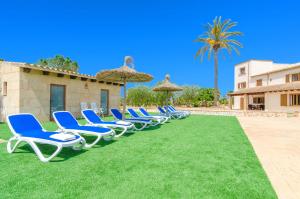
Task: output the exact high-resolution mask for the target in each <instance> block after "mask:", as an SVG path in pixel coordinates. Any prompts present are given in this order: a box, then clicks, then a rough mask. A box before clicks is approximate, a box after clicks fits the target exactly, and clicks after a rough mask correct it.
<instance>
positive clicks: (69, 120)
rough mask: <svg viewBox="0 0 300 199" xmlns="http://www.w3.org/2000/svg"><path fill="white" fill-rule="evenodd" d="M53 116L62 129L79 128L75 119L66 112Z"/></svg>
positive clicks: (55, 113)
mask: <svg viewBox="0 0 300 199" xmlns="http://www.w3.org/2000/svg"><path fill="white" fill-rule="evenodd" d="M54 116H55V118H56V121H57V122H58V123H59V124H60V125H61V126H62V127H64V128H69V129H70V128H75V127H78V126H79V124H78V122H77V121H76V119H75V118H74V117H73V116H72V115H71V113H69V112H67V111H62V112H54Z"/></svg>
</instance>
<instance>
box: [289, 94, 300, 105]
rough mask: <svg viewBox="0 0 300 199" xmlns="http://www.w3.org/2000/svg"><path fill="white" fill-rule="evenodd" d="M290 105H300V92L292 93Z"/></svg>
mask: <svg viewBox="0 0 300 199" xmlns="http://www.w3.org/2000/svg"><path fill="white" fill-rule="evenodd" d="M290 105H291V106H299V105H300V94H291V95H290Z"/></svg>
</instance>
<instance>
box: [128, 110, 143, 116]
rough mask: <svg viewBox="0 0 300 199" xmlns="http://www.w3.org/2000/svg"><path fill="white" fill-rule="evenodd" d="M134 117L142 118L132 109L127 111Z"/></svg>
mask: <svg viewBox="0 0 300 199" xmlns="http://www.w3.org/2000/svg"><path fill="white" fill-rule="evenodd" d="M127 110H128V112H129V113H130V114H131V115H132V116H133V117H140V116H139V115H138V114H137V113H136V112H135V111H134V110H133V109H132V108H129V109H127Z"/></svg>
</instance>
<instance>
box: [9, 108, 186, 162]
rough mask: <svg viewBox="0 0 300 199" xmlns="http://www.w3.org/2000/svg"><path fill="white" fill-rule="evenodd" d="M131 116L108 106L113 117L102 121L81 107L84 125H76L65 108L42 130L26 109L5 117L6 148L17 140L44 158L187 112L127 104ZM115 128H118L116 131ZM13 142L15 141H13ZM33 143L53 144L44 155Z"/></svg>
mask: <svg viewBox="0 0 300 199" xmlns="http://www.w3.org/2000/svg"><path fill="white" fill-rule="evenodd" d="M127 111H128V113H129V114H130V116H131V118H126V119H125V120H122V113H121V112H120V111H119V110H118V109H111V113H112V115H113V117H114V118H115V121H109V122H108V121H104V120H102V119H101V117H99V116H98V115H97V114H96V113H95V112H94V111H93V110H91V109H86V110H83V111H82V112H81V113H82V116H83V117H84V118H85V120H86V121H87V124H86V125H80V124H79V123H78V121H77V120H76V118H75V117H74V116H73V115H72V114H71V113H70V112H68V111H57V112H53V118H54V121H55V122H56V124H57V125H58V130H56V131H46V130H45V129H44V128H43V127H42V125H41V124H40V122H39V121H38V120H37V119H36V118H35V116H34V115H32V114H29V113H22V114H14V115H9V116H8V117H7V122H8V126H9V128H10V130H11V132H12V133H13V137H12V138H10V139H9V140H8V143H7V151H8V152H9V153H13V152H14V150H15V149H16V148H17V146H18V145H19V144H20V143H21V142H26V143H28V144H29V145H30V146H31V147H32V149H33V150H34V152H35V153H36V155H37V156H38V158H39V159H40V160H41V161H42V162H48V161H50V160H51V159H52V158H54V157H55V156H56V155H57V154H58V153H59V152H60V151H61V150H62V148H64V147H72V148H73V149H74V150H80V149H82V148H83V147H84V148H91V147H92V146H94V145H95V144H97V143H98V142H99V141H100V140H101V138H103V139H104V140H111V139H113V138H118V137H120V136H122V135H123V134H124V133H127V132H133V131H136V130H142V129H144V128H148V127H150V126H157V125H159V124H164V123H165V122H167V121H169V120H170V118H171V117H175V115H176V117H177V116H178V118H179V117H180V118H182V117H186V116H187V115H188V113H186V112H178V111H176V110H174V111H173V110H172V111H166V113H167V114H160V115H150V114H149V113H148V112H147V111H146V109H144V108H139V112H140V114H139V113H138V112H136V111H135V110H134V109H132V108H129V109H128V110H127ZM116 130H118V131H120V132H119V133H118V134H116ZM83 135H92V136H95V137H96V139H95V140H94V141H93V142H92V143H87V142H86V140H85V138H84V137H82V136H83ZM13 143H15V144H13ZM37 144H48V145H53V146H56V150H55V151H54V152H53V154H51V155H50V156H48V157H45V156H44V155H43V154H42V152H41V150H40V149H39V147H38V146H37Z"/></svg>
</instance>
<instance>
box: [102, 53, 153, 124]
mask: <svg viewBox="0 0 300 199" xmlns="http://www.w3.org/2000/svg"><path fill="white" fill-rule="evenodd" d="M128 65H131V66H132V67H129V66H128ZM96 78H97V80H99V81H113V82H122V83H123V84H124V102H123V120H124V119H125V111H126V83H127V82H149V81H151V80H152V79H153V77H152V76H151V75H149V74H146V73H141V72H137V71H136V70H135V69H134V68H133V59H132V57H130V56H125V59H124V64H123V66H121V67H120V68H116V69H111V70H103V71H100V72H99V73H97V75H96Z"/></svg>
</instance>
